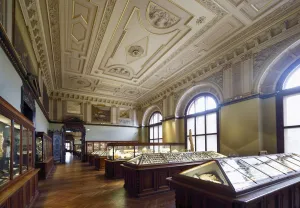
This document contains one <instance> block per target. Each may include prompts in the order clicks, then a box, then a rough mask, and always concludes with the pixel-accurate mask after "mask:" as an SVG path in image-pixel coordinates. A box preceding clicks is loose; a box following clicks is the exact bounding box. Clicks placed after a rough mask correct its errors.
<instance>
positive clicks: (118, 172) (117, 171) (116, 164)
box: [105, 160, 125, 179]
mask: <svg viewBox="0 0 300 208" xmlns="http://www.w3.org/2000/svg"><path fill="white" fill-rule="evenodd" d="M124 162H125V161H116V160H105V176H106V178H110V179H119V178H123V177H124V174H123V167H121V164H123V163H124Z"/></svg>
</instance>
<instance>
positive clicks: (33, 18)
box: [19, 0, 54, 94]
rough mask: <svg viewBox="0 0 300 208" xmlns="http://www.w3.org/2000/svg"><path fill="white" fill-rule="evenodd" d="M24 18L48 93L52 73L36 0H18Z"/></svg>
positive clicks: (52, 86)
mask: <svg viewBox="0 0 300 208" xmlns="http://www.w3.org/2000/svg"><path fill="white" fill-rule="evenodd" d="M19 2H20V5H21V8H22V12H23V16H24V19H25V20H26V21H27V22H28V23H29V24H28V27H29V28H30V30H29V31H30V33H31V36H32V44H33V48H35V49H36V50H37V51H36V50H35V52H36V53H35V54H36V56H37V61H40V66H41V70H42V71H43V72H44V73H43V74H44V75H45V76H44V78H45V80H46V86H47V92H48V94H49V93H50V92H51V91H52V90H53V89H54V84H53V79H52V77H54V75H53V76H52V74H51V69H50V66H49V59H48V54H47V50H46V41H45V38H44V36H43V29H42V28H43V27H42V26H41V25H42V24H41V17H40V15H39V13H38V10H37V2H36V0H25V1H22V0H19Z"/></svg>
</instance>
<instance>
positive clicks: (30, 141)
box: [27, 129, 33, 168]
mask: <svg viewBox="0 0 300 208" xmlns="http://www.w3.org/2000/svg"><path fill="white" fill-rule="evenodd" d="M27 135H28V167H29V168H32V164H33V158H32V138H33V134H32V131H31V130H29V129H28V134H27Z"/></svg>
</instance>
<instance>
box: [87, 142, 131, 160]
mask: <svg viewBox="0 0 300 208" xmlns="http://www.w3.org/2000/svg"><path fill="white" fill-rule="evenodd" d="M108 143H110V144H112V143H118V144H122V143H131V144H135V143H137V142H136V141H86V142H85V153H84V156H85V158H86V161H88V162H89V155H90V154H92V152H95V151H106V149H107V144H108Z"/></svg>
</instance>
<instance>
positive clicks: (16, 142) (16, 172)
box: [13, 123, 21, 177]
mask: <svg viewBox="0 0 300 208" xmlns="http://www.w3.org/2000/svg"><path fill="white" fill-rule="evenodd" d="M20 131H21V126H20V125H19V124H17V123H15V124H14V147H13V150H14V152H13V158H14V161H13V177H17V176H18V175H20V155H21V152H20V149H21V148H20V144H21V135H20Z"/></svg>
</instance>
